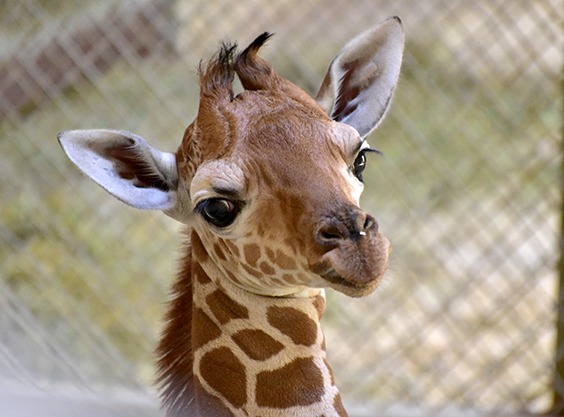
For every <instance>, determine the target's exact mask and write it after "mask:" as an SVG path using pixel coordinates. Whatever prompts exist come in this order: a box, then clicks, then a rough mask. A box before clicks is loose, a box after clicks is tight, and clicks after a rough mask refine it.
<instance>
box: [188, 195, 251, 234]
mask: <svg viewBox="0 0 564 417" xmlns="http://www.w3.org/2000/svg"><path fill="white" fill-rule="evenodd" d="M239 209H240V207H239V205H238V204H237V203H234V202H233V201H230V200H227V199H225V198H210V199H208V200H204V201H202V202H201V203H200V204H198V206H197V207H196V211H197V212H199V213H201V214H202V217H203V218H204V220H205V221H207V222H208V223H211V224H213V225H214V226H216V227H227V226H229V225H230V224H231V223H233V221H234V220H235V217H237V214H239Z"/></svg>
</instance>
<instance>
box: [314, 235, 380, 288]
mask: <svg viewBox="0 0 564 417" xmlns="http://www.w3.org/2000/svg"><path fill="white" fill-rule="evenodd" d="M367 240H368V239H367ZM389 249H390V243H389V241H388V240H387V239H386V238H385V237H383V236H382V235H380V234H378V235H376V236H374V237H373V238H372V239H369V240H368V241H367V242H364V243H361V242H354V241H352V240H351V241H343V242H342V244H341V245H339V246H338V247H336V248H334V249H332V250H330V251H328V252H326V253H325V254H324V255H323V256H322V257H321V259H320V261H319V262H318V263H317V264H316V265H315V266H314V267H313V268H312V270H313V272H315V273H316V274H317V275H319V276H320V277H321V278H322V279H323V280H324V281H325V282H326V283H327V284H328V286H329V287H331V288H333V289H335V290H337V291H339V292H342V293H343V294H345V295H348V296H351V297H362V296H365V295H368V294H370V293H371V292H373V291H374V290H375V289H376V287H378V285H379V284H380V282H381V281H382V278H383V276H384V273H385V272H386V270H387V268H388V254H389Z"/></svg>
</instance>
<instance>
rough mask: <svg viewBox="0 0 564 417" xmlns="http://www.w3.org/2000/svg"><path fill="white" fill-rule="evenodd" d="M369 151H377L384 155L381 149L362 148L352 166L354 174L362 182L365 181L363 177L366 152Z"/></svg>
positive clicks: (378, 153)
mask: <svg viewBox="0 0 564 417" xmlns="http://www.w3.org/2000/svg"><path fill="white" fill-rule="evenodd" d="M367 152H371V153H375V154H377V155H382V153H381V152H380V151H378V150H376V149H372V148H364V149H361V150H360V152H359V153H358V155H357V156H356V159H355V160H354V163H353V166H352V168H351V169H352V172H353V174H354V176H355V177H357V178H358V180H359V181H360V182H364V181H363V178H362V173H363V172H364V169H365V168H366V153H367Z"/></svg>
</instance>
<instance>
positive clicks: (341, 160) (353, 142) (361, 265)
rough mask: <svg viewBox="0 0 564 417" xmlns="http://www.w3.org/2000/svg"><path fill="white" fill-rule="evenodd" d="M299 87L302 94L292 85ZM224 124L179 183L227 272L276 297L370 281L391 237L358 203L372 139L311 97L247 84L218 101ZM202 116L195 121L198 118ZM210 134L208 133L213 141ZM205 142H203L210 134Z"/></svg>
mask: <svg viewBox="0 0 564 417" xmlns="http://www.w3.org/2000/svg"><path fill="white" fill-rule="evenodd" d="M292 88H293V89H296V91H294V93H295V96H298V97H307V96H306V95H305V93H302V92H301V91H297V87H295V86H292ZM222 120H229V121H230V122H229V123H220V122H217V124H222V125H224V126H226V129H227V130H228V131H225V132H222V134H221V137H223V138H224V137H228V138H236V139H235V140H232V142H230V147H229V148H228V147H227V146H226V142H225V141H220V142H221V146H219V147H218V148H217V149H216V150H215V151H212V149H211V147H210V148H208V149H207V152H208V155H210V156H211V157H210V158H209V159H207V160H204V161H202V163H201V164H200V165H198V166H197V168H196V170H195V173H194V174H193V176H188V175H184V176H183V175H182V173H180V174H181V175H180V178H181V179H183V178H190V179H191V180H190V182H189V184H188V183H187V184H186V185H185V186H184V187H182V186H181V187H179V188H184V189H186V191H187V192H188V193H189V200H190V201H191V204H192V206H193V207H194V209H193V211H194V215H193V221H192V223H191V224H192V226H193V228H194V230H195V231H196V232H197V234H198V236H199V238H200V239H201V241H202V244H203V245H202V246H203V247H204V248H206V249H205V250H206V252H207V254H208V255H209V260H210V261H211V262H213V263H214V264H215V266H217V267H219V268H220V269H221V270H222V272H223V274H222V275H223V276H224V277H228V279H230V280H231V281H232V282H233V283H234V284H236V285H238V286H239V287H241V288H243V289H246V290H248V291H251V292H255V293H259V294H263V295H272V296H282V295H291V294H296V293H299V292H302V291H304V289H306V288H320V287H333V288H335V289H337V290H338V291H341V292H343V293H346V294H348V295H352V296H361V295H365V294H368V293H370V292H371V291H372V290H374V289H375V288H376V286H377V284H378V283H379V281H380V280H381V278H382V275H383V273H384V271H385V269H386V266H387V258H388V241H387V240H386V238H384V237H383V236H382V235H381V234H380V233H379V232H378V230H377V224H376V222H375V220H374V219H373V218H372V217H371V216H369V215H367V214H366V213H364V212H363V211H362V210H361V209H360V208H359V207H358V200H359V197H360V194H361V192H362V190H363V183H362V170H363V168H364V164H365V162H366V154H367V153H368V152H369V150H370V148H369V147H368V144H367V143H366V142H365V141H364V140H363V139H361V137H360V135H359V134H358V132H357V131H356V130H355V129H354V128H352V127H350V126H348V125H346V124H343V123H339V122H336V121H333V120H331V119H330V118H329V117H328V116H326V115H325V113H324V112H323V111H321V109H319V107H318V106H317V105H316V103H315V102H314V101H313V100H311V99H309V98H307V99H304V98H302V99H301V100H300V101H298V100H294V101H292V102H290V103H288V98H287V97H285V96H284V95H279V94H278V95H277V94H264V93H263V92H255V91H245V92H243V93H241V94H240V95H239V96H237V97H235V98H234V99H233V100H232V101H231V102H230V103H229V104H228V105H227V106H225V107H224V108H223V109H222ZM197 123H198V121H196V124H197ZM211 140H212V138H210V141H211ZM206 143H209V142H206ZM212 143H213V142H212Z"/></svg>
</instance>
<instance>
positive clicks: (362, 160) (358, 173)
mask: <svg viewBox="0 0 564 417" xmlns="http://www.w3.org/2000/svg"><path fill="white" fill-rule="evenodd" d="M365 153H366V151H364V150H362V151H360V152H359V154H358V155H357V157H356V159H355V160H354V164H353V169H352V170H353V174H354V176H355V177H357V178H358V179H359V181H362V180H363V179H362V173H363V172H364V169H365V168H366V155H365Z"/></svg>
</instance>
